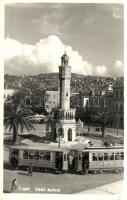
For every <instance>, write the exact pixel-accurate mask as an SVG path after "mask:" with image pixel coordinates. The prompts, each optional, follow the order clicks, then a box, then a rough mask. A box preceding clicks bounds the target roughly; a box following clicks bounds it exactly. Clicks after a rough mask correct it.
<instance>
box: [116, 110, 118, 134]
mask: <svg viewBox="0 0 127 200" xmlns="http://www.w3.org/2000/svg"><path fill="white" fill-rule="evenodd" d="M116 128H117V136H118V134H119V132H118V106H117V109H116Z"/></svg>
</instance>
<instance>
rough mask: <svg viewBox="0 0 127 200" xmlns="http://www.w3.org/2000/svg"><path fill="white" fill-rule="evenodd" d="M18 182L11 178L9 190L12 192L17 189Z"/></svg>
mask: <svg viewBox="0 0 127 200" xmlns="http://www.w3.org/2000/svg"><path fill="white" fill-rule="evenodd" d="M17 186H18V183H17V179H16V178H15V179H13V180H12V185H11V192H14V191H15V190H16V189H17Z"/></svg>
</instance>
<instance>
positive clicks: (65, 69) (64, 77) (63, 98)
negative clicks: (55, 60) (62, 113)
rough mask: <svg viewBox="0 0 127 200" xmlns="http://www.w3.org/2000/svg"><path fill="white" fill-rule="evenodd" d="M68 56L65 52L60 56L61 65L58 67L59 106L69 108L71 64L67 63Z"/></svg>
mask: <svg viewBox="0 0 127 200" xmlns="http://www.w3.org/2000/svg"><path fill="white" fill-rule="evenodd" d="M68 63H69V57H68V55H67V54H66V52H65V54H64V55H63V56H62V57H61V66H60V67H59V80H60V108H62V109H64V110H68V109H70V80H71V66H69V65H68Z"/></svg>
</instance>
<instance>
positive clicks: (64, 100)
mask: <svg viewBox="0 0 127 200" xmlns="http://www.w3.org/2000/svg"><path fill="white" fill-rule="evenodd" d="M70 81H71V66H69V57H68V55H67V54H66V52H65V53H64V54H63V56H62V57H61V65H60V66H59V85H60V96H59V98H60V101H59V102H60V105H59V108H57V109H58V116H59V117H58V119H59V120H57V122H56V139H57V141H58V140H60V141H61V142H62V141H64V142H71V141H74V140H75V139H76V122H75V109H72V108H70Z"/></svg>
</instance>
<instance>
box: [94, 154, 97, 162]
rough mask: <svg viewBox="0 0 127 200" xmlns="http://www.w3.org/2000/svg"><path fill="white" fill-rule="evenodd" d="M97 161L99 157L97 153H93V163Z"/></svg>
mask: <svg viewBox="0 0 127 200" xmlns="http://www.w3.org/2000/svg"><path fill="white" fill-rule="evenodd" d="M96 160H97V155H96V154H95V153H93V161H96Z"/></svg>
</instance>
